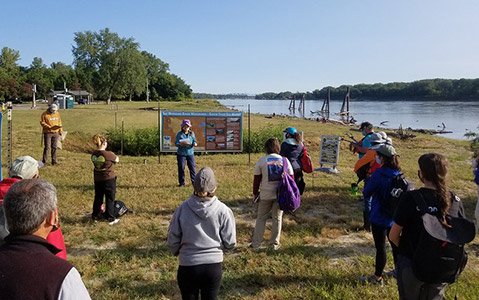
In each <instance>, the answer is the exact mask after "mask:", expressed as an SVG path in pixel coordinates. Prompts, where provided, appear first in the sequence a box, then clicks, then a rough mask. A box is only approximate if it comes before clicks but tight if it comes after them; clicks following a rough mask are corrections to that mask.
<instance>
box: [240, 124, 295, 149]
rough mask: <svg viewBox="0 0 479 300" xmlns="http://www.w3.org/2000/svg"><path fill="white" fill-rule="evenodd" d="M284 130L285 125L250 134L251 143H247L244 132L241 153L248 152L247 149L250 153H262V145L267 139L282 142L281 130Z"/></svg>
mask: <svg viewBox="0 0 479 300" xmlns="http://www.w3.org/2000/svg"><path fill="white" fill-rule="evenodd" d="M285 128H286V126H285V125H282V124H281V125H277V126H269V125H268V126H266V127H264V128H261V129H260V130H256V131H253V132H251V143H248V131H245V134H244V137H243V151H245V152H248V149H249V150H250V151H251V153H262V152H264V143H265V142H266V140H268V139H269V138H277V139H278V140H279V141H280V142H281V141H282V140H283V130H284V129H285Z"/></svg>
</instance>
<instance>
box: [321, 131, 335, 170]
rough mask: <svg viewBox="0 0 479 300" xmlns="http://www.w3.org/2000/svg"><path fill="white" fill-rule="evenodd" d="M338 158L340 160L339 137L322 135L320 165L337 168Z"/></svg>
mask: <svg viewBox="0 0 479 300" xmlns="http://www.w3.org/2000/svg"><path fill="white" fill-rule="evenodd" d="M338 158H339V136H337V135H322V136H321V153H320V155H319V164H320V165H332V166H337V165H338Z"/></svg>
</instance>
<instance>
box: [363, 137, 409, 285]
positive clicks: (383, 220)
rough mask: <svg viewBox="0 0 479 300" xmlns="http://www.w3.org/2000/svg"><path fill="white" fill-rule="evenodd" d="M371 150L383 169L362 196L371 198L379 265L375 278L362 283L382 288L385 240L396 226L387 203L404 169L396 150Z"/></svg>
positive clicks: (386, 148) (370, 180)
mask: <svg viewBox="0 0 479 300" xmlns="http://www.w3.org/2000/svg"><path fill="white" fill-rule="evenodd" d="M372 149H374V150H376V161H377V163H378V164H379V165H381V167H380V168H378V169H376V171H375V172H374V173H373V174H372V175H371V178H370V179H369V182H368V184H367V185H366V186H365V187H364V190H363V196H364V198H369V197H371V196H372V199H371V211H370V213H369V222H370V224H371V232H372V234H373V239H374V246H375V248H376V265H375V271H374V274H373V275H371V276H367V277H366V276H365V277H361V278H360V280H361V281H362V282H369V283H371V284H380V285H381V284H382V283H383V277H382V276H383V271H384V267H385V266H386V262H387V254H386V238H387V236H388V233H389V230H390V229H391V226H392V223H393V220H392V214H391V213H388V211H387V207H386V204H385V201H387V200H389V195H390V193H391V189H392V188H393V179H394V177H395V176H398V175H400V173H401V166H400V164H399V158H398V155H397V154H396V150H395V149H394V148H393V146H390V145H386V144H383V145H379V146H376V147H373V148H372ZM393 249H394V248H393ZM394 254H395V253H394V251H393V257H394V261H395V262H396V258H395V255H394Z"/></svg>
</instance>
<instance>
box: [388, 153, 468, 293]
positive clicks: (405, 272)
mask: <svg viewBox="0 0 479 300" xmlns="http://www.w3.org/2000/svg"><path fill="white" fill-rule="evenodd" d="M418 163H419V171H418V176H419V179H420V180H421V182H422V183H423V184H424V187H423V188H421V189H419V191H409V192H406V193H405V194H404V196H403V197H402V198H401V200H400V202H399V205H398V207H397V209H396V212H395V214H394V222H393V226H392V228H391V231H390V233H389V239H390V240H391V242H393V243H394V244H395V245H396V246H398V247H399V248H398V264H397V266H396V272H397V283H398V290H399V298H400V299H421V300H422V299H434V300H436V299H443V295H444V291H445V288H446V286H447V283H444V282H438V283H433V284H431V283H424V282H422V281H420V280H419V279H417V277H416V276H415V275H414V272H413V269H412V258H413V254H414V251H415V250H416V248H417V245H418V243H419V239H420V234H421V231H422V229H423V222H422V218H421V217H422V215H421V212H420V211H419V210H418V209H417V207H416V202H415V201H414V199H413V197H412V195H411V194H412V193H414V192H419V193H421V195H422V197H423V198H424V201H425V202H426V204H427V206H428V211H429V212H428V213H430V214H432V215H437V216H438V217H439V218H440V220H441V223H442V224H443V225H444V226H447V227H449V226H450V225H449V224H447V221H446V216H447V215H450V216H453V217H458V216H464V208H463V206H462V202H461V201H460V199H459V198H458V197H457V196H456V197H451V193H450V192H449V190H448V187H447V184H446V179H447V173H448V172H447V169H448V167H447V160H446V158H445V157H444V156H443V155H441V154H437V153H427V154H424V155H422V156H421V157H420V158H419V161H418Z"/></svg>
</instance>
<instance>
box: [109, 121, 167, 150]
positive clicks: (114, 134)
mask: <svg viewBox="0 0 479 300" xmlns="http://www.w3.org/2000/svg"><path fill="white" fill-rule="evenodd" d="M106 138H107V140H108V146H109V148H110V150H111V151H113V152H115V153H117V154H119V153H120V151H121V129H113V128H110V129H107V131H106ZM123 154H124V155H131V156H148V155H158V128H156V127H152V128H138V129H129V130H125V132H124V140H123Z"/></svg>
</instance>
